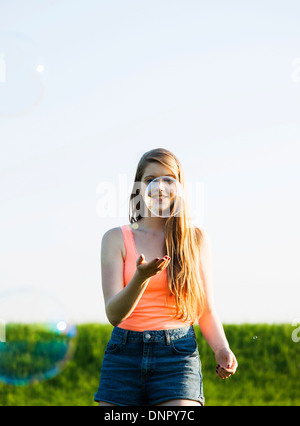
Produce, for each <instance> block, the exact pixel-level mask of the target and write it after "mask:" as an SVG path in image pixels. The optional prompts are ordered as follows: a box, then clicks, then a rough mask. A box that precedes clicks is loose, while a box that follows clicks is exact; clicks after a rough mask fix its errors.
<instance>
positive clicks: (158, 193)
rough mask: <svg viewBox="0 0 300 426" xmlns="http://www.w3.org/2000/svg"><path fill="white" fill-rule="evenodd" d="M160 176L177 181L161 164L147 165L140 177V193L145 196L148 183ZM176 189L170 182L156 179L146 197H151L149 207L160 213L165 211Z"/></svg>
mask: <svg viewBox="0 0 300 426" xmlns="http://www.w3.org/2000/svg"><path fill="white" fill-rule="evenodd" d="M161 176H169V177H170V178H173V179H175V180H176V179H177V176H176V175H174V173H172V171H171V170H170V169H168V168H166V167H164V166H162V165H161V164H158V163H151V164H149V165H148V166H147V167H146V169H145V171H144V174H143V176H142V184H143V185H142V193H143V197H144V195H145V190H146V187H147V186H148V185H149V183H150V182H152V181H153V180H155V179H156V178H158V177H161ZM175 192H176V187H175V185H174V183H173V182H172V181H171V180H168V179H166V178H164V179H158V180H155V182H153V184H152V185H151V192H149V193H148V194H147V195H148V196H149V197H151V200H150V202H151V207H152V208H153V209H154V210H155V211H161V210H164V209H166V208H167V207H168V206H169V205H170V203H171V202H172V201H173V200H174V196H175V195H174V194H175Z"/></svg>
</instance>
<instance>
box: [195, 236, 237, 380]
mask: <svg viewBox="0 0 300 426" xmlns="http://www.w3.org/2000/svg"><path fill="white" fill-rule="evenodd" d="M202 233H203V236H204V238H203V240H202V245H201V249H200V252H201V254H200V265H201V277H202V281H203V284H204V289H205V294H206V306H205V310H204V312H203V314H202V316H201V317H199V319H198V323H199V327H200V329H201V332H202V334H203V336H204V338H205V340H206V341H207V343H208V344H209V346H210V347H211V349H212V350H213V352H214V353H215V357H216V361H217V363H218V365H220V366H221V367H223V370H224V369H225V370H226V369H227V371H228V373H225V372H224V371H223V370H222V371H220V374H218V375H219V376H220V377H222V376H226V378H227V377H229V375H231V374H234V372H235V370H236V367H237V361H236V358H235V356H234V354H233V353H232V352H231V350H230V347H229V343H228V341H227V339H226V336H225V332H224V328H223V325H222V323H221V321H220V319H219V317H218V314H217V312H216V309H215V304H214V295H213V276H212V270H213V268H212V254H211V243H210V240H209V237H208V235H207V233H205V232H203V231H202ZM221 367H220V368H221ZM222 378H225V377H222Z"/></svg>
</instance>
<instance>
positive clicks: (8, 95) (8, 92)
mask: <svg viewBox="0 0 300 426" xmlns="http://www.w3.org/2000/svg"><path fill="white" fill-rule="evenodd" d="M43 72H44V65H43V64H42V62H41V58H40V54H39V53H38V48H37V45H36V43H34V42H33V41H32V40H30V39H29V38H28V37H26V36H24V35H21V34H15V33H6V32H1V33H0V117H15V116H19V115H23V114H26V113H28V112H29V111H31V110H32V109H33V108H35V107H36V106H37V105H38V104H39V103H40V102H41V100H42V99H43V97H44V91H45V86H44V82H43V79H42V75H43Z"/></svg>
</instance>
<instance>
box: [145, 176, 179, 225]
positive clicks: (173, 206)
mask: <svg viewBox="0 0 300 426" xmlns="http://www.w3.org/2000/svg"><path fill="white" fill-rule="evenodd" d="M145 203H146V206H147V207H148V209H149V210H150V212H151V213H153V214H154V215H155V216H158V217H170V216H178V215H179V213H180V212H181V210H182V209H183V206H184V191H183V188H182V185H181V184H180V183H179V182H178V181H177V180H176V179H173V178H172V177H170V176H160V177H157V178H156V179H153V180H152V181H151V182H150V183H149V185H148V186H147V188H146V191H145Z"/></svg>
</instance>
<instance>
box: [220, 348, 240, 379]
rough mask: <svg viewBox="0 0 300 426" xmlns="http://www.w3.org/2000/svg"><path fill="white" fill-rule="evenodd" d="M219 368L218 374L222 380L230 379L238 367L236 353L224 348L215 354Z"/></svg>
mask: <svg viewBox="0 0 300 426" xmlns="http://www.w3.org/2000/svg"><path fill="white" fill-rule="evenodd" d="M215 357H216V361H217V366H216V373H217V375H218V376H219V377H220V379H228V377H230V376H232V375H233V374H234V373H235V372H236V369H237V367H238V362H237V360H236V357H235V356H234V353H233V352H232V351H231V350H230V349H229V348H222V349H219V350H218V351H216V353H215Z"/></svg>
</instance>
